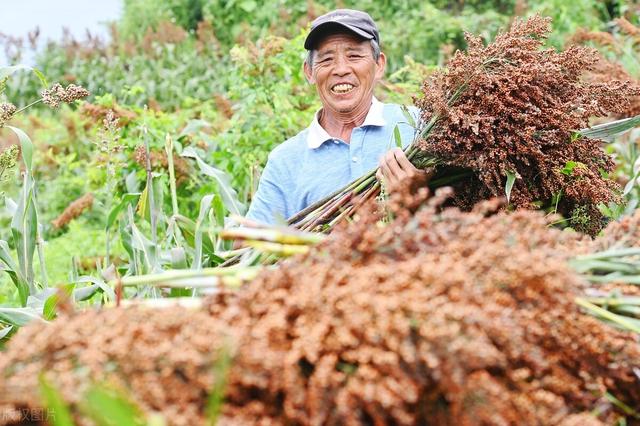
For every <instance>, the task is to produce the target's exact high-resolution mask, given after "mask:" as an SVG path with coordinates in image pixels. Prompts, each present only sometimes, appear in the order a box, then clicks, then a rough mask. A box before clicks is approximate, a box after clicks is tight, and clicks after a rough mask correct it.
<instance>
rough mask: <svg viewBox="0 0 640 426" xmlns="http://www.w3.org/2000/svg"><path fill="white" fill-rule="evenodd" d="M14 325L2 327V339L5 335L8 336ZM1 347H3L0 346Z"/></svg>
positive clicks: (0, 335)
mask: <svg viewBox="0 0 640 426" xmlns="http://www.w3.org/2000/svg"><path fill="white" fill-rule="evenodd" d="M13 328H14V326H13V325H8V326H6V327H4V328H0V340H2V339H4V338H5V337H7V336H8V335H9V334H10V333H11V331H12V330H13ZM0 349H1V348H0Z"/></svg>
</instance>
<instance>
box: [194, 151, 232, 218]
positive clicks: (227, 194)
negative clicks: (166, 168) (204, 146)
mask: <svg viewBox="0 0 640 426" xmlns="http://www.w3.org/2000/svg"><path fill="white" fill-rule="evenodd" d="M182 156H183V157H191V158H195V160H196V162H197V163H198V166H199V167H200V171H201V172H202V173H204V174H205V175H207V176H209V177H212V178H213V179H214V180H215V181H216V183H217V184H218V190H219V191H220V196H221V197H222V201H223V202H224V205H225V207H226V208H227V210H229V212H231V213H232V214H238V215H241V214H242V213H243V211H244V206H243V205H242V204H241V203H240V201H239V200H238V193H237V192H236V191H235V189H233V186H231V178H230V177H229V175H227V174H226V173H225V172H223V171H222V170H218V169H216V168H215V167H211V166H210V165H208V164H207V163H205V162H204V161H203V160H202V159H201V158H200V156H199V155H198V154H197V153H196V151H195V150H194V149H193V148H192V147H190V146H189V147H187V148H185V149H184V150H183V151H182Z"/></svg>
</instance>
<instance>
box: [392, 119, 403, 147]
mask: <svg viewBox="0 0 640 426" xmlns="http://www.w3.org/2000/svg"><path fill="white" fill-rule="evenodd" d="M393 139H394V140H395V142H396V146H397V147H398V148H400V149H402V136H400V128H399V127H398V125H397V124H396V125H395V126H394V128H393Z"/></svg>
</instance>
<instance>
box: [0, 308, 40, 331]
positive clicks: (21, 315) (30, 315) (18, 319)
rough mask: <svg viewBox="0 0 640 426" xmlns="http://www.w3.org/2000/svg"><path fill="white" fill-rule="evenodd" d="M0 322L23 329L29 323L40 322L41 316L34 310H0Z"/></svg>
mask: <svg viewBox="0 0 640 426" xmlns="http://www.w3.org/2000/svg"><path fill="white" fill-rule="evenodd" d="M0 321H2V322H3V323H5V324H9V325H15V326H16V327H23V326H25V325H27V324H29V323H30V322H31V321H42V316H41V315H40V314H39V313H38V311H36V310H35V309H34V308H0Z"/></svg>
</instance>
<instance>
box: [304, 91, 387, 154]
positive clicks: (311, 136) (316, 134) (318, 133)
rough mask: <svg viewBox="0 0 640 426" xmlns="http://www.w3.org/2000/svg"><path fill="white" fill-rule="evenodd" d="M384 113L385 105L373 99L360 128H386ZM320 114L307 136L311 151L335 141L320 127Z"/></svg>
mask: <svg viewBox="0 0 640 426" xmlns="http://www.w3.org/2000/svg"><path fill="white" fill-rule="evenodd" d="M383 112H384V104H383V103H382V102H380V101H379V100H377V99H376V97H375V96H374V97H373V98H372V99H371V107H370V108H369V112H368V113H367V116H366V117H365V119H364V122H363V123H362V125H360V127H364V126H379V127H382V126H384V125H385V124H387V123H386V121H385V119H384V116H383ZM319 113H320V111H318V112H316V114H315V116H314V117H313V121H312V122H311V125H310V126H309V133H308V134H307V145H308V146H309V148H311V149H316V148H318V147H319V146H320V145H322V144H323V143H325V142H326V141H328V140H331V139H334V138H333V137H331V135H329V133H327V131H326V130H325V129H324V128H323V127H322V126H321V125H320V122H319V121H318V115H319Z"/></svg>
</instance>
